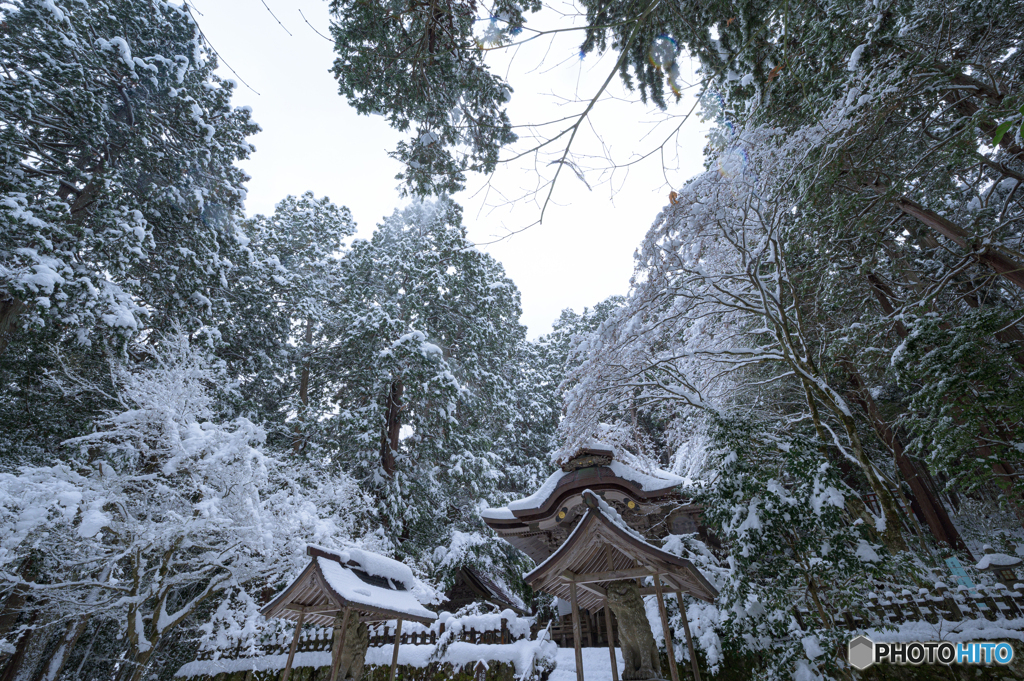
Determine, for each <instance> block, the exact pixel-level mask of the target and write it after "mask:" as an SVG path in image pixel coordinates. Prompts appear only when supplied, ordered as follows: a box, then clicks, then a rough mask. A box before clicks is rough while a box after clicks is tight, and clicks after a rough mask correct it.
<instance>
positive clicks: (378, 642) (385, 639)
mask: <svg viewBox="0 0 1024 681" xmlns="http://www.w3.org/2000/svg"><path fill="white" fill-rule="evenodd" d="M403 628H404V629H405V631H403V632H402V642H401V645H436V644H437V640H438V638H440V637H441V636H442V635H444V633H445V625H444V624H443V623H442V624H439V625H438V626H437V628H432V629H427V628H426V627H420V628H413V627H410V626H409V625H408V624H405V625H404V626H403ZM541 628H543V627H541ZM410 629H412V631H410ZM534 630H536V627H534ZM291 637H292V634H291V633H289V632H279V633H277V634H275V635H270V636H267V637H264V638H263V639H262V640H261V641H260V643H259V648H260V650H261V653H260V656H261V657H262V656H267V655H286V654H287V653H288V649H289V646H291V642H292V638H291ZM518 638H521V637H520V636H515V635H513V634H512V632H510V631H509V629H508V625H507V623H506V622H505V620H504V619H502V621H501V628H500V629H488V630H486V631H477V630H476V629H468V630H463V631H461V632H460V633H459V634H458V636H457V638H456V640H458V641H464V642H466V643H512V642H513V641H515V640H517V639H518ZM332 642H333V630H332V629H331V628H330V627H310V626H307V627H304V628H303V629H302V634H300V635H299V643H298V645H297V646H296V648H295V651H296V652H298V653H305V652H318V651H330V650H331V644H332ZM394 642H395V627H394V625H393V624H391V625H388V624H387V623H383V624H372V625H370V645H371V646H389V645H394ZM220 652H221V654H220V657H222V658H226V659H238V658H243V657H247V655H246V654H245V653H246V651H244V650H242V648H241V646H238V647H237V648H236V649H235V650H233V651H223V650H222V651H220ZM213 654H214V651H213V650H201V651H200V652H199V657H198V659H200V660H209V659H212V657H213Z"/></svg>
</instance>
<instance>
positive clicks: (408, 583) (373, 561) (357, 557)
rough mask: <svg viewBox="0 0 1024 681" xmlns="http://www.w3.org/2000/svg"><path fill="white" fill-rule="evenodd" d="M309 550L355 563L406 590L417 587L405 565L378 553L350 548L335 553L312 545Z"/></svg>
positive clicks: (410, 571)
mask: <svg viewBox="0 0 1024 681" xmlns="http://www.w3.org/2000/svg"><path fill="white" fill-rule="evenodd" d="M309 548H312V549H316V550H317V551H322V552H323V553H328V554H330V555H332V556H337V557H338V561H339V562H341V563H342V564H352V563H355V565H354V566H353V567H357V569H359V570H362V571H363V572H365V573H366V574H368V575H373V576H374V577H384V578H386V579H390V580H391V581H392V582H400V583H401V585H402V586H403V587H405V588H406V589H412V588H413V587H414V586H416V577H415V576H414V575H413V574H412V570H411V569H409V566H408V565H406V564H405V563H400V562H398V561H397V560H394V559H393V558H387V557H385V556H382V555H380V554H378V553H371V552H370V551H364V550H363V549H357V548H355V547H348V548H345V549H342V550H341V551H334V550H332V549H326V548H324V547H322V546H316V545H315V544H310V545H309Z"/></svg>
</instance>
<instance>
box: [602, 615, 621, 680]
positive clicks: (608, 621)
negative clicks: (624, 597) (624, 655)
mask: <svg viewBox="0 0 1024 681" xmlns="http://www.w3.org/2000/svg"><path fill="white" fill-rule="evenodd" d="M604 626H605V629H607V630H608V656H609V657H611V659H612V681H619V663H618V661H617V660H616V659H615V631H614V630H613V629H612V609H611V606H609V605H608V602H607V601H605V604H604Z"/></svg>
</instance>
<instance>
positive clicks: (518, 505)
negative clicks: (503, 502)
mask: <svg viewBox="0 0 1024 681" xmlns="http://www.w3.org/2000/svg"><path fill="white" fill-rule="evenodd" d="M567 475H570V474H569V473H566V472H564V471H555V472H554V473H552V474H551V475H550V476H549V477H548V479H547V480H545V481H544V484H543V485H541V486H540V487H538V488H537V491H536V492H534V493H533V494H531V495H530V496H528V497H525V498H523V499H516V500H515V501H512V502H509V505H508V509H509V510H510V511H518V510H521V509H526V508H537V507H538V506H540V505H541V503H542V502H543V501H544V500H545V499H547V498H548V497H549V496H551V495H552V494H553V493H554V491H555V488H556V487H558V481H559V480H561V479H562V478H564V477H565V476H567Z"/></svg>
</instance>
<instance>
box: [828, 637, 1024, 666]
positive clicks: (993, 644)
mask: <svg viewBox="0 0 1024 681" xmlns="http://www.w3.org/2000/svg"><path fill="white" fill-rule="evenodd" d="M847 653H848V654H849V660H850V665H851V666H852V667H853V668H854V669H867V668H868V667H870V666H871V665H873V664H879V663H882V662H889V663H892V664H935V663H938V664H946V665H949V664H992V663H993V662H994V663H995V664H1010V662H1011V661H1012V660H1013V646H1011V645H1010V644H1009V643H1006V642H1005V641H973V642H970V643H952V642H950V641H911V642H909V643H875V642H874V641H872V640H871V639H870V638H868V637H867V636H858V637H857V638H855V639H853V640H852V641H850V643H849V644H848V648H847Z"/></svg>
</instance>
